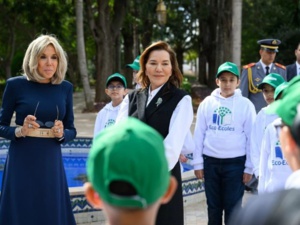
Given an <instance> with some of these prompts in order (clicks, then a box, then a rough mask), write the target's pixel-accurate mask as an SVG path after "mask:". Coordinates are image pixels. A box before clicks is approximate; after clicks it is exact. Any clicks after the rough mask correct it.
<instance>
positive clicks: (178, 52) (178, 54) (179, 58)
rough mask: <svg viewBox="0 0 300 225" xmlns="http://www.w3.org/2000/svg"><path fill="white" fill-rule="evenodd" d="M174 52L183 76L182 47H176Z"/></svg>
mask: <svg viewBox="0 0 300 225" xmlns="http://www.w3.org/2000/svg"><path fill="white" fill-rule="evenodd" d="M174 51H175V52H176V58H177V62H178V66H179V69H180V71H181V72H182V74H183V73H184V71H183V53H184V49H183V48H182V46H179V45H177V46H176V47H175V48H174Z"/></svg>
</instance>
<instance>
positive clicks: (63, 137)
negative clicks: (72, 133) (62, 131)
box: [56, 136, 65, 141]
mask: <svg viewBox="0 0 300 225" xmlns="http://www.w3.org/2000/svg"><path fill="white" fill-rule="evenodd" d="M64 139H65V136H62V137H60V138H56V140H58V141H62V140H64Z"/></svg>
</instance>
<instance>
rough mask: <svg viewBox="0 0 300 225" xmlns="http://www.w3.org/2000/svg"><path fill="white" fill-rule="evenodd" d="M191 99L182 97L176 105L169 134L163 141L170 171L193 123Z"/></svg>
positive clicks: (177, 158) (187, 96)
mask: <svg viewBox="0 0 300 225" xmlns="http://www.w3.org/2000/svg"><path fill="white" fill-rule="evenodd" d="M193 115H194V113H193V107H192V99H191V97H190V96H189V95H186V96H184V97H183V98H182V99H181V100H180V102H179V103H178V104H177V106H176V108H175V110H174V112H173V114H172V117H171V121H170V125H169V133H168V135H167V136H166V138H165V140H164V145H165V151H166V157H167V160H168V163H169V170H172V169H173V168H174V166H175V165H176V163H177V162H178V160H179V155H180V152H181V150H182V148H183V144H184V141H185V138H186V135H187V134H188V132H190V127H191V124H192V121H193Z"/></svg>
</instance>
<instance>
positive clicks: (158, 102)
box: [155, 98, 162, 107]
mask: <svg viewBox="0 0 300 225" xmlns="http://www.w3.org/2000/svg"><path fill="white" fill-rule="evenodd" d="M161 103H162V98H158V99H157V101H156V103H155V104H156V107H158V106H159V105H160V104H161Z"/></svg>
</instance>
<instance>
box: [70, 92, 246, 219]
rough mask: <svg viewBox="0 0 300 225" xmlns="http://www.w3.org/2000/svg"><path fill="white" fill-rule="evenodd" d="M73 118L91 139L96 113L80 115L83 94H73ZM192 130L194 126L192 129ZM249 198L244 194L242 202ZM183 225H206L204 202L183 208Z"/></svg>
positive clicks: (77, 126)
mask: <svg viewBox="0 0 300 225" xmlns="http://www.w3.org/2000/svg"><path fill="white" fill-rule="evenodd" d="M73 100H74V103H73V104H74V117H75V127H76V129H77V136H78V137H92V136H93V131H94V123H95V119H96V115H97V113H82V110H83V109H84V108H85V103H84V96H83V93H75V94H74V98H73ZM193 128H194V124H193V126H192V129H193ZM249 196H251V194H249V193H245V197H244V201H245V200H247V199H248V197H249ZM184 217H185V218H184V220H185V225H206V224H207V208H206V202H205V201H202V202H200V203H196V204H193V205H188V206H186V207H185V208H184Z"/></svg>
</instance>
